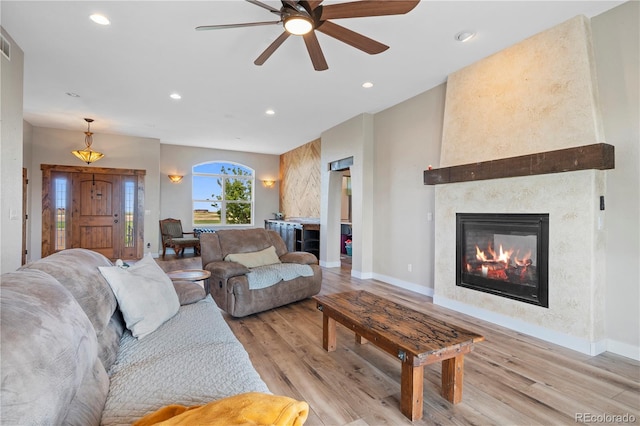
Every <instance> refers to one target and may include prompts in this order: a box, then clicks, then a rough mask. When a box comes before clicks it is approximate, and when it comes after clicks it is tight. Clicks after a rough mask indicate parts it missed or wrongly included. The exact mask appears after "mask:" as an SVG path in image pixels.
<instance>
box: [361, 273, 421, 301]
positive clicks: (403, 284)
mask: <svg viewBox="0 0 640 426" xmlns="http://www.w3.org/2000/svg"><path fill="white" fill-rule="evenodd" d="M372 278H373V279H374V280H378V281H382V282H385V283H387V284H391V285H392V286H395V287H400V288H403V289H405V290H409V291H413V292H414V293H419V294H424V295H425V296H429V297H433V289H432V288H429V287H425V286H422V285H418V284H416V283H412V282H409V281H403V280H399V279H397V278H394V277H389V276H387V275H382V274H376V273H374V274H373V277H372Z"/></svg>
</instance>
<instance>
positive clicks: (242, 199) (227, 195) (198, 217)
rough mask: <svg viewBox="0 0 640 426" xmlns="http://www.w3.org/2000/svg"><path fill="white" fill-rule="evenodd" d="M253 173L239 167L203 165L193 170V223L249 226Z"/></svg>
mask: <svg viewBox="0 0 640 426" xmlns="http://www.w3.org/2000/svg"><path fill="white" fill-rule="evenodd" d="M253 184H254V172H253V170H252V169H250V168H248V167H246V166H243V165H241V164H235V163H228V162H212V163H204V164H200V165H197V166H194V167H193V224H194V226H203V225H204V226H207V225H251V224H252V223H253V219H252V217H253V215H252V212H253Z"/></svg>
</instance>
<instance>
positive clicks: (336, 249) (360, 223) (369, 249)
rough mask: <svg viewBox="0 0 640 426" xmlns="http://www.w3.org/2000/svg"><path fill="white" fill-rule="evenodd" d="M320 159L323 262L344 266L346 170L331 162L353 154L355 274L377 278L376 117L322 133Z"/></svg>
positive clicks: (357, 119) (360, 118)
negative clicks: (332, 168)
mask: <svg viewBox="0 0 640 426" xmlns="http://www.w3.org/2000/svg"><path fill="white" fill-rule="evenodd" d="M321 139H322V155H321V161H320V168H321V171H322V176H321V191H320V192H321V195H320V225H321V226H320V264H321V265H322V266H328V267H334V266H339V265H340V216H341V205H342V175H343V174H342V172H338V171H336V172H331V171H329V169H328V166H329V163H331V162H332V161H337V160H341V159H343V158H348V157H353V165H352V166H351V168H350V169H351V170H350V173H351V188H352V195H351V200H352V206H353V207H352V236H353V245H352V253H353V255H352V260H351V274H352V275H353V276H356V277H358V278H371V277H373V232H374V226H373V210H374V203H373V182H374V173H375V170H374V165H373V150H374V148H373V143H374V142H373V116H372V115H370V114H361V115H358V116H356V117H354V118H352V119H350V120H347V121H345V122H344V123H342V124H340V125H338V126H335V127H333V128H331V129H329V130H326V131H325V132H323V133H322V137H321Z"/></svg>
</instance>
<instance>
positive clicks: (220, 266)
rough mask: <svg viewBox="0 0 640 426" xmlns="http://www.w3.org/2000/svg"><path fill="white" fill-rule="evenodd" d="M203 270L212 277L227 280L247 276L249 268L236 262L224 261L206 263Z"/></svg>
mask: <svg viewBox="0 0 640 426" xmlns="http://www.w3.org/2000/svg"><path fill="white" fill-rule="evenodd" d="M204 269H206V270H207V271H209V272H211V275H212V276H215V277H217V278H221V279H223V280H227V279H229V278H231V277H236V276H238V275H246V274H248V273H249V272H250V271H249V268H247V267H246V266H244V265H241V264H239V263H236V262H227V261H224V260H221V261H215V262H211V263H208V264H207V265H206V266H205V267H204Z"/></svg>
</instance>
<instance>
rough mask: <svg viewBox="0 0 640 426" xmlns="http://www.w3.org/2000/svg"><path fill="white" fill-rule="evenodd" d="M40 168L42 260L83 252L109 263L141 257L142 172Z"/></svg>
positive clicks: (62, 167) (93, 168) (67, 167)
mask: <svg viewBox="0 0 640 426" xmlns="http://www.w3.org/2000/svg"><path fill="white" fill-rule="evenodd" d="M41 168H42V179H43V181H42V192H43V194H42V200H43V204H42V225H43V227H42V257H45V256H48V255H49V254H51V253H54V252H56V251H60V250H64V249H68V248H86V249H89V250H93V251H96V252H99V253H102V254H103V255H104V256H106V257H108V258H109V259H112V260H115V259H140V258H141V257H142V254H143V242H144V232H143V220H144V214H143V211H144V174H145V173H144V170H128V169H105V168H96V167H73V166H53V165H46V164H43V165H42V166H41Z"/></svg>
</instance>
